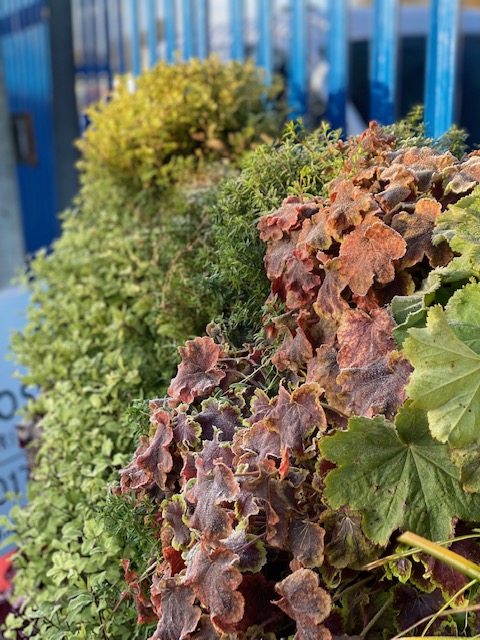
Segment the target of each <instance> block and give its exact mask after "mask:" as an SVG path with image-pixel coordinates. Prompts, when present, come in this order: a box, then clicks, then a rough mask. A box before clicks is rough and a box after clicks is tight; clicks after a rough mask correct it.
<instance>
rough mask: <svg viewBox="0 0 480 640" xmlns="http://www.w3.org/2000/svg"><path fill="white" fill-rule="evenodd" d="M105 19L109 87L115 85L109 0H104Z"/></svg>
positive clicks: (106, 63) (106, 64)
mask: <svg viewBox="0 0 480 640" xmlns="http://www.w3.org/2000/svg"><path fill="white" fill-rule="evenodd" d="M103 21H104V25H105V66H106V67H107V77H108V88H109V89H111V88H112V87H113V74H112V55H111V49H110V22H109V13H108V4H107V0H103Z"/></svg>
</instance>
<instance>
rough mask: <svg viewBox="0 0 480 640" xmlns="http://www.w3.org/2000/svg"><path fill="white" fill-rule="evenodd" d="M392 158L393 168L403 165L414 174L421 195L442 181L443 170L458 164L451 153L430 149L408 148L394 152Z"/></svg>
mask: <svg viewBox="0 0 480 640" xmlns="http://www.w3.org/2000/svg"><path fill="white" fill-rule="evenodd" d="M390 157H391V158H392V166H395V165H397V164H399V165H403V166H404V167H407V168H408V169H409V170H410V171H411V172H412V173H413V174H414V176H415V180H416V183H417V191H419V192H420V193H425V192H426V191H428V190H429V189H430V188H431V187H432V184H433V183H434V182H436V181H437V180H441V178H442V171H443V169H445V168H446V167H450V166H451V165H452V164H455V163H456V158H455V156H453V155H452V154H451V153H450V152H449V151H447V152H445V153H439V152H438V151H435V150H434V149H431V148H430V147H407V148H406V149H401V150H399V151H394V152H393V153H392V154H391V156H390Z"/></svg>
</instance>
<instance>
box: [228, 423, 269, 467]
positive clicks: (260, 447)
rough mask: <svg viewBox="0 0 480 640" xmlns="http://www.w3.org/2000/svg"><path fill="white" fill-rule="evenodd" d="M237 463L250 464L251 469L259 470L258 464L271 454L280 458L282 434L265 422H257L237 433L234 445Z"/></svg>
mask: <svg viewBox="0 0 480 640" xmlns="http://www.w3.org/2000/svg"><path fill="white" fill-rule="evenodd" d="M232 449H233V452H234V453H235V456H236V458H235V463H236V465H237V466H238V465H240V464H248V468H249V470H250V471H258V468H259V467H258V464H259V462H260V461H261V460H266V459H268V458H269V457H270V456H272V457H273V458H280V457H281V451H280V434H279V433H277V432H276V431H273V430H272V429H269V428H268V426H267V425H266V424H265V422H263V421H262V422H256V423H255V424H254V425H253V426H252V427H250V428H249V429H243V430H242V431H240V432H239V433H237V434H236V436H235V439H234V442H233V446H232Z"/></svg>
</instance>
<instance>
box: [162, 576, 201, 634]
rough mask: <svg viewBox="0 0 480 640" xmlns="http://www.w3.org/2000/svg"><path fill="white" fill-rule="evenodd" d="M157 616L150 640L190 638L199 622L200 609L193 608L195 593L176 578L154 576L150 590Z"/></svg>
mask: <svg viewBox="0 0 480 640" xmlns="http://www.w3.org/2000/svg"><path fill="white" fill-rule="evenodd" d="M150 593H151V596H152V602H153V603H154V605H155V611H156V613H157V615H158V618H159V619H158V625H157V628H156V629H155V633H154V634H153V636H152V637H151V639H150V640H183V639H184V638H190V633H191V632H192V631H194V630H195V628H196V626H197V623H198V621H199V620H200V615H201V611H200V607H197V606H195V605H194V604H193V603H194V601H195V592H194V591H193V589H192V588H191V587H187V586H186V585H184V584H182V583H181V582H180V581H179V580H178V578H166V579H162V578H159V577H158V576H154V578H153V584H152V587H151V589H150Z"/></svg>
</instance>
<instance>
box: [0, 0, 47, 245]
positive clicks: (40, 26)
mask: <svg viewBox="0 0 480 640" xmlns="http://www.w3.org/2000/svg"><path fill="white" fill-rule="evenodd" d="M47 17H48V15H47V10H46V6H45V2H44V0H36V1H35V2H31V0H23V1H22V2H19V1H15V2H12V1H11V0H4V2H2V3H1V4H0V42H1V48H2V57H3V63H4V70H5V81H6V88H7V95H8V98H9V105H10V113H11V115H12V118H13V124H14V131H15V138H16V143H17V145H16V146H17V151H18V153H19V157H18V159H17V161H18V165H17V170H18V181H19V186H20V197H21V204H22V215H23V225H24V233H25V244H26V247H27V251H29V252H31V251H34V250H35V249H37V248H39V247H41V246H44V245H47V244H49V243H50V242H51V240H52V238H53V237H54V235H56V234H57V231H58V223H57V217H56V210H57V204H56V198H55V182H54V180H55V169H54V162H55V161H54V156H53V153H54V150H53V144H52V141H53V121H52V84H51V74H50V45H49V24H48V20H47Z"/></svg>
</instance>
